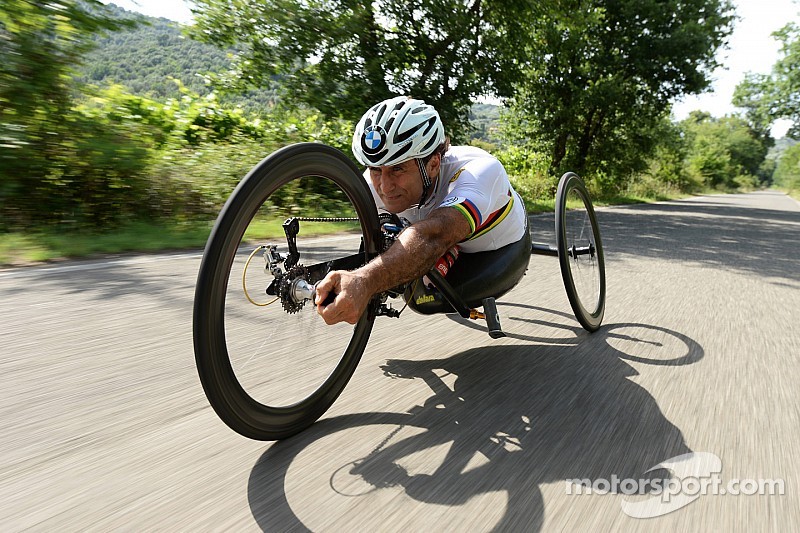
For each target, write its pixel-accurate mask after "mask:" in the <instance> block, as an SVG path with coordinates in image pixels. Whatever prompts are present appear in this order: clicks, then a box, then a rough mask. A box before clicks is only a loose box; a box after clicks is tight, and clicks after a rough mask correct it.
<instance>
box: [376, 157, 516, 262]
mask: <svg viewBox="0 0 800 533" xmlns="http://www.w3.org/2000/svg"><path fill="white" fill-rule="evenodd" d="M364 177H365V178H366V180H367V183H368V184H369V188H370V190H371V191H372V196H373V198H374V199H375V204H376V205H377V206H378V210H379V211H385V208H384V205H383V202H382V201H381V199H380V197H379V196H378V194H377V193H376V192H375V188H374V187H373V185H372V180H371V179H370V177H369V169H367V170H366V171H365V172H364ZM439 207H451V208H453V209H457V210H458V211H459V212H460V213H461V214H462V215H464V217H465V218H466V219H467V222H469V226H470V230H471V231H470V234H469V235H468V236H467V238H466V239H464V240H463V241H462V242H460V243H459V244H458V246H459V248H460V249H461V251H462V252H465V253H471V252H484V251H489V250H497V249H499V248H502V247H503V246H506V245H507V244H511V243H513V242H517V241H519V240H520V239H521V238H522V236H523V235H524V232H525V228H526V220H525V216H526V215H525V206H524V205H523V203H522V199H521V198H520V196H519V194H517V192H516V191H515V190H514V188H513V187H512V186H511V183H510V182H509V180H508V174H506V171H505V169H504V168H503V165H502V164H501V163H500V161H498V160H497V159H496V158H495V157H494V156H492V155H491V154H489V153H488V152H486V151H485V150H481V149H480V148H476V147H474V146H452V147H450V149H449V150H448V151H447V152H446V153H445V154H444V156H443V157H442V163H441V166H440V169H439V179H438V180H437V181H436V184H435V189H434V191H433V194H432V195H431V196H430V197H429V198H428V200H427V201H426V202H425V204H424V205H422V206H420V207H419V208H417V207H412V208H411V209H407V210H406V211H403V212H402V213H397V215H398V216H399V217H400V218H405V219H406V220H408V221H409V222H411V223H412V224H413V223H414V222H418V221H420V220H423V219H425V218H427V217H428V215H430V213H431V212H432V211H433V210H434V209H436V208H439Z"/></svg>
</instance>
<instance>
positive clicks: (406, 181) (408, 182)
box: [369, 155, 440, 213]
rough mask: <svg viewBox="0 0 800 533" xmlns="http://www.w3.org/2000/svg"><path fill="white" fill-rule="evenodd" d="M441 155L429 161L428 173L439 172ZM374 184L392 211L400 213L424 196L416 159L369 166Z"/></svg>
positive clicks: (432, 175)
mask: <svg viewBox="0 0 800 533" xmlns="http://www.w3.org/2000/svg"><path fill="white" fill-rule="evenodd" d="M439 161H440V156H439V155H435V156H433V157H432V158H431V160H430V161H428V164H427V166H426V167H427V171H428V175H429V176H431V179H433V178H434V177H435V176H436V175H437V174H438V173H439ZM369 176H370V179H371V180H372V185H373V186H374V187H375V190H376V191H377V193H378V196H380V198H381V200H382V201H383V205H384V206H386V210H387V211H389V212H390V213H400V212H402V211H405V210H406V209H408V208H410V207H411V206H412V205H415V204H417V203H418V202H419V199H420V196H422V176H420V173H419V167H418V166H417V162H416V161H415V160H414V159H411V160H409V161H405V162H403V163H399V164H397V165H391V166H386V167H369Z"/></svg>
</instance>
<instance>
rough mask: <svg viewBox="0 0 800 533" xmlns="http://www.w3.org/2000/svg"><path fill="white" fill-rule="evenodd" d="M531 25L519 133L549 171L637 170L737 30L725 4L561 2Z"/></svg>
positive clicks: (517, 108) (518, 100) (518, 105)
mask: <svg viewBox="0 0 800 533" xmlns="http://www.w3.org/2000/svg"><path fill="white" fill-rule="evenodd" d="M550 6H551V9H550V10H548V11H547V12H546V13H545V18H544V20H543V21H537V22H536V26H535V27H534V28H532V31H533V33H534V34H535V36H536V38H535V39H534V41H533V43H532V44H531V45H529V46H528V48H527V52H528V55H529V58H530V59H529V61H528V62H527V63H526V64H525V67H526V72H525V82H524V83H523V84H522V85H521V87H520V90H519V91H518V93H517V95H516V96H515V97H514V98H513V99H512V101H511V103H512V109H513V111H514V112H513V114H512V117H514V122H515V125H516V130H517V136H518V137H519V138H523V139H529V140H530V142H533V143H535V144H537V145H538V146H539V149H540V150H546V151H547V152H548V153H549V154H550V156H551V171H552V172H553V173H556V172H558V173H560V172H561V171H563V170H567V169H569V170H577V171H578V172H587V171H590V172H598V171H599V172H606V173H626V172H631V171H636V170H640V169H641V168H643V166H644V165H645V163H646V156H647V155H648V153H650V152H651V151H652V150H653V149H654V147H655V146H656V144H657V141H658V137H657V132H658V131H659V124H661V121H662V119H663V117H664V116H665V115H666V114H667V113H668V112H669V108H670V102H671V101H672V100H673V99H675V98H676V97H678V96H680V95H683V94H689V93H698V92H700V91H702V90H703V89H705V88H706V87H707V86H708V84H709V73H710V72H711V71H712V70H713V69H714V68H715V67H716V66H717V61H716V59H715V53H716V50H717V49H718V48H719V47H720V46H721V45H722V44H723V43H724V42H725V39H726V37H727V36H728V34H729V33H730V31H731V22H732V16H731V14H730V10H731V5H730V3H729V2H728V1H727V0H711V1H707V0H644V1H642V0H614V1H612V0H559V1H556V2H553V3H551V4H550Z"/></svg>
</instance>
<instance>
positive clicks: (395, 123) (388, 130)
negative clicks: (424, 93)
mask: <svg viewBox="0 0 800 533" xmlns="http://www.w3.org/2000/svg"><path fill="white" fill-rule="evenodd" d="M442 142H444V126H443V125H442V120H441V119H440V118H439V113H437V112H436V110H435V109H434V108H433V106H430V105H428V104H426V103H425V102H423V101H422V100H414V99H413V98H408V97H405V96H397V97H395V98H390V99H389V100H384V101H383V102H381V103H379V104H376V105H374V106H372V107H371V108H370V109H369V111H367V112H366V113H364V116H363V117H361V120H359V121H358V124H357V125H356V131H355V133H353V155H355V156H356V159H358V160H359V161H360V162H361V163H362V164H363V165H366V166H368V167H379V166H388V165H395V164H397V163H402V162H404V161H408V160H409V159H419V158H423V157H425V156H428V155H430V154H432V153H433V152H434V150H436V148H437V147H438V146H439V145H440V144H441V143H442Z"/></svg>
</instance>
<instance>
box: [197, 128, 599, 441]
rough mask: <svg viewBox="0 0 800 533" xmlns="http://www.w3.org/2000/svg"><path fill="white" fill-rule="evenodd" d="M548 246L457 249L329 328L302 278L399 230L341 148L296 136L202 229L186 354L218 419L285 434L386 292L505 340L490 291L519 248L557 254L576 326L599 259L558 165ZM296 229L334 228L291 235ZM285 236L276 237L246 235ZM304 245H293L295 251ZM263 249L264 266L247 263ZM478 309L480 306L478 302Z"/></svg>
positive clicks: (354, 361) (520, 267) (306, 418)
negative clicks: (444, 266) (441, 268)
mask: <svg viewBox="0 0 800 533" xmlns="http://www.w3.org/2000/svg"><path fill="white" fill-rule="evenodd" d="M555 211H556V213H555V227H556V245H555V246H552V245H549V244H539V243H532V242H531V240H530V232H529V231H526V232H525V236H524V237H523V239H522V240H520V241H519V242H517V243H514V244H511V245H508V246H506V247H504V248H501V249H499V250H496V251H492V252H480V253H476V254H462V255H461V257H459V259H458V261H457V262H456V263H455V265H454V266H453V268H452V270H451V272H450V273H448V275H447V277H443V276H442V275H441V274H440V273H439V272H438V271H437V270H435V269H431V271H430V272H429V273H428V280H429V281H430V282H431V286H426V285H425V284H424V283H422V282H421V281H420V280H415V281H412V282H410V283H407V284H404V285H402V286H398V287H396V288H394V289H392V290H390V291H387V292H385V293H381V294H377V295H375V296H374V297H373V298H372V299H371V301H370V305H369V306H368V308H367V310H366V311H365V312H364V314H363V315H362V316H361V318H360V319H359V321H358V322H357V323H356V324H355V325H349V324H336V325H333V326H328V325H326V324H325V323H324V321H323V320H322V319H321V318H320V317H319V316H318V315H317V313H316V308H315V306H314V304H313V299H314V286H315V284H316V283H317V282H319V281H320V280H322V279H323V278H324V277H325V275H327V273H328V272H330V271H332V270H352V269H355V268H358V267H359V266H361V265H363V264H365V263H366V262H368V261H370V260H371V259H373V258H374V257H376V256H377V255H379V254H380V253H381V252H382V251H384V250H385V249H386V248H388V247H389V246H391V245H392V243H393V242H394V239H395V238H396V236H397V235H398V234H399V232H400V231H401V230H402V227H401V226H400V225H398V224H397V221H396V220H393V219H385V218H382V217H379V215H378V212H377V209H376V207H375V202H374V200H373V198H372V194H371V192H370V190H369V187H368V186H367V184H366V182H365V181H364V178H363V176H362V173H361V172H360V171H359V169H358V168H357V167H356V166H355V164H354V163H353V162H352V161H351V160H350V159H348V158H347V156H345V155H344V154H343V153H342V152H341V151H339V150H337V149H335V148H332V147H329V146H326V145H322V144H318V143H299V144H294V145H291V146H287V147H285V148H283V149H280V150H278V151H276V152H274V153H273V154H272V155H270V156H268V157H267V158H265V159H264V160H262V161H261V162H260V163H259V164H257V165H256V166H255V167H254V168H253V170H251V171H250V172H249V173H248V174H247V176H245V177H244V179H243V180H242V181H241V182H240V183H239V184H238V186H237V187H236V188H235V190H234V191H233V193H232V194H231V196H230V197H229V199H228V201H227V202H226V204H225V206H224V207H223V208H222V211H221V212H220V215H219V217H218V218H217V221H216V223H215V225H214V227H213V229H212V231H211V235H210V236H209V239H208V242H207V244H206V248H205V251H204V254H203V259H202V262H201V265H200V271H199V273H198V278H197V284H196V289H195V299H194V315H193V334H194V350H195V360H196V365H197V369H198V373H199V376H200V381H201V383H202V386H203V390H204V391H205V394H206V396H207V398H208V400H209V403H210V404H211V406H212V407H213V408H214V410H215V411H216V413H217V415H218V416H219V417H220V418H221V419H222V420H223V422H225V423H226V424H227V425H228V426H229V427H230V428H231V429H233V430H234V431H236V432H238V433H239V434H241V435H243V436H245V437H249V438H252V439H257V440H280V439H285V438H288V437H290V436H292V435H294V434H296V433H299V432H300V431H302V430H303V429H305V428H307V427H308V426H310V425H311V424H313V423H314V422H315V421H316V420H317V419H319V418H320V417H321V416H322V415H323V414H324V413H325V412H326V411H327V410H328V409H329V408H330V407H331V405H333V403H334V401H335V400H336V398H337V397H338V396H339V395H340V394H341V392H342V391H343V390H344V388H345V386H346V385H347V383H348V381H349V380H350V378H351V376H352V375H353V372H354V371H355V369H356V366H357V365H358V362H359V361H360V359H361V356H362V354H363V353H364V350H365V348H366V345H367V342H368V340H369V338H370V333H371V332H372V328H373V324H374V322H375V319H376V318H377V317H379V316H386V317H394V318H397V317H399V316H400V314H401V312H402V311H403V309H405V307H404V308H402V309H399V310H398V309H395V308H394V307H393V306H392V304H391V303H387V302H388V300H389V299H390V298H392V299H395V298H400V297H402V299H403V300H405V302H406V305H407V306H408V307H410V308H411V309H413V310H415V311H417V312H419V313H421V314H440V313H458V314H459V315H461V316H462V317H463V318H465V319H472V320H485V321H486V324H487V330H488V333H489V335H490V336H491V337H493V338H499V337H502V336H503V335H504V333H503V331H502V327H501V325H500V317H499V316H498V313H497V309H496V305H495V299H496V298H499V297H500V296H502V295H503V294H505V293H507V292H508V291H510V290H511V289H512V288H514V286H516V285H517V284H518V283H519V281H520V280H521V279H522V276H523V275H524V274H525V271H526V270H527V267H528V263H529V259H530V256H531V254H540V255H550V256H557V257H558V259H559V265H560V270H561V275H562V279H563V281H564V286H565V289H566V292H567V297H568V299H569V302H570V305H571V307H572V310H573V312H574V314H575V316H576V318H577V319H578V321H579V322H580V324H581V325H582V326H583V327H584V328H585V329H586V330H587V331H590V332H591V331H595V330H597V329H598V328H599V327H600V325H601V323H602V319H603V314H604V310H605V295H606V284H605V263H604V258H603V246H602V242H601V239H600V230H599V227H598V225H597V218H596V216H595V213H594V209H593V207H592V203H591V200H590V198H589V194H588V192H587V191H586V187H585V185H584V183H583V181H582V180H581V179H580V177H578V176H577V175H576V174H574V173H571V172H568V173H566V174H564V176H562V178H561V180H560V181H559V185H558V190H557V193H556V210H555ZM301 226H302V228H303V232H302V235H306V234H307V233H312V234H323V235H330V234H331V233H333V234H334V235H335V236H333V237H331V236H327V237H312V238H310V239H308V238H302V237H301V238H298V236H299V235H301ZM280 232H282V233H283V235H281V236H280V238H281V240H282V241H283V242H285V244H258V245H255V247H254V245H253V244H252V243H253V242H255V241H257V240H261V239H263V236H264V235H267V234H272V235H273V238H275V237H274V235H277V234H280ZM301 250H302V251H301ZM259 254H261V257H262V258H263V267H261V268H258V267H256V266H255V265H254V264H253V260H254V259H255V258H256V257H257V256H258V255H259ZM477 307H482V308H483V311H478V310H477Z"/></svg>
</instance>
